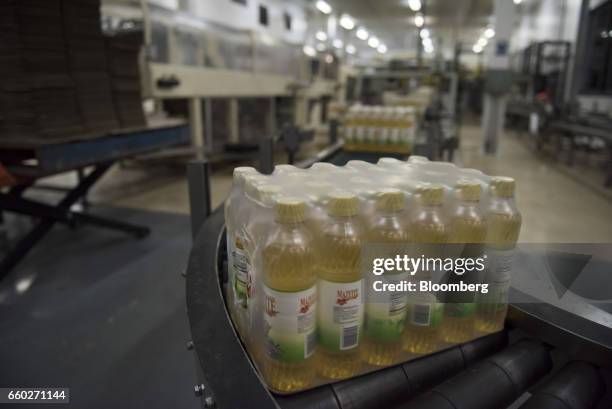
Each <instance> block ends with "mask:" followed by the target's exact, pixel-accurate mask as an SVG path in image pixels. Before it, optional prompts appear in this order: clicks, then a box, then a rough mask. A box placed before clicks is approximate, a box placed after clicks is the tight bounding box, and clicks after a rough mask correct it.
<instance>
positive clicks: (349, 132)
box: [344, 125, 355, 142]
mask: <svg viewBox="0 0 612 409" xmlns="http://www.w3.org/2000/svg"><path fill="white" fill-rule="evenodd" d="M354 135H355V127H353V126H350V125H347V126H345V127H344V140H345V141H346V142H352V141H353V137H354Z"/></svg>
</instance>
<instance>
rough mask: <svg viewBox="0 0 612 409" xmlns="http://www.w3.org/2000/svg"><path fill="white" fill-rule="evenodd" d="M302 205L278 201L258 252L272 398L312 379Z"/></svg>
mask: <svg viewBox="0 0 612 409" xmlns="http://www.w3.org/2000/svg"><path fill="white" fill-rule="evenodd" d="M305 212H306V206H305V203H304V202H303V201H302V200H300V199H297V198H290V197H280V198H277V201H276V205H275V229H274V231H273V232H272V233H271V235H270V238H269V239H268V241H267V242H266V244H265V246H264V248H263V251H262V265H263V284H264V286H263V290H264V291H263V292H264V308H263V310H264V311H263V314H264V326H265V337H264V339H265V342H266V347H265V349H266V357H265V359H264V365H263V371H262V372H263V376H264V379H265V381H266V383H267V385H268V386H269V387H270V388H271V389H272V390H275V391H277V392H284V393H287V392H294V391H298V390H301V389H304V388H308V387H309V386H311V385H312V383H313V381H314V378H315V373H316V372H315V365H314V360H315V355H316V347H317V345H316V344H317V339H316V307H317V285H316V284H317V276H316V272H315V268H314V260H315V256H314V250H313V240H312V237H311V236H310V234H309V232H308V230H307V229H306V227H305V219H306V215H305Z"/></svg>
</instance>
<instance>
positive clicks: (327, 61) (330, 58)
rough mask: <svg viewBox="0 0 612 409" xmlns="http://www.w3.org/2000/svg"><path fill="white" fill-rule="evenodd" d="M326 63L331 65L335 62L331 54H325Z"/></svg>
mask: <svg viewBox="0 0 612 409" xmlns="http://www.w3.org/2000/svg"><path fill="white" fill-rule="evenodd" d="M325 62H326V63H328V64H331V63H333V62H334V56H333V55H331V54H325Z"/></svg>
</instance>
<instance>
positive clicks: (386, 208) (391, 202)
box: [376, 188, 406, 212]
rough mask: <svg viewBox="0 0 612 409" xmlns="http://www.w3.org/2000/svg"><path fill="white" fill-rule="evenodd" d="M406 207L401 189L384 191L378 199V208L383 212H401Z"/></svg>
mask: <svg viewBox="0 0 612 409" xmlns="http://www.w3.org/2000/svg"><path fill="white" fill-rule="evenodd" d="M405 206H406V205H405V200H404V193H402V191H401V190H399V189H393V188H389V189H383V190H381V191H380V192H379V194H378V199H376V208H377V209H378V210H381V211H383V212H399V211H402V210H404V207H405Z"/></svg>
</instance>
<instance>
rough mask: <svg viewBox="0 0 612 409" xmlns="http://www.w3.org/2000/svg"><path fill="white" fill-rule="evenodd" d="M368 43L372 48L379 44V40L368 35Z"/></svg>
mask: <svg viewBox="0 0 612 409" xmlns="http://www.w3.org/2000/svg"><path fill="white" fill-rule="evenodd" d="M368 45H369V46H370V47H372V48H376V47H378V46H379V45H380V41H379V40H378V38H376V37H370V39H369V40H368Z"/></svg>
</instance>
